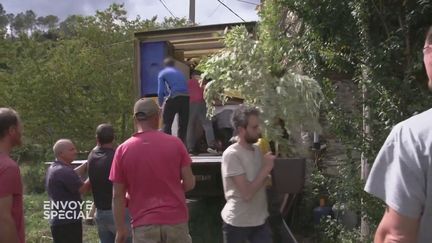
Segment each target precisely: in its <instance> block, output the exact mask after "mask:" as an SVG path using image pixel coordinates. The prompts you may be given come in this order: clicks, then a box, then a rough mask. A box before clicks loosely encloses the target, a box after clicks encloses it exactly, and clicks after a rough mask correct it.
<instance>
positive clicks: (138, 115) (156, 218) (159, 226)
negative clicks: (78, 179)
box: [109, 98, 195, 243]
mask: <svg viewBox="0 0 432 243" xmlns="http://www.w3.org/2000/svg"><path fill="white" fill-rule="evenodd" d="M134 122H135V126H136V128H137V132H136V133H135V134H134V135H133V136H132V137H131V138H129V139H128V140H126V141H125V142H124V143H123V144H121V145H120V146H119V147H118V148H117V150H116V152H115V155H114V159H113V163H112V167H111V172H110V177H109V179H110V180H111V181H112V182H113V198H114V199H113V206H114V207H113V211H114V220H115V223H116V228H117V235H116V242H117V243H119V242H125V239H126V237H127V227H126V225H125V223H124V220H123V219H124V213H125V194H126V192H128V194H129V195H128V198H129V202H128V207H129V211H130V214H131V217H132V228H133V241H134V242H135V243H136V242H138V243H139V242H147V241H151V242H153V241H155V242H167V243H174V242H179V243H180V242H181V243H188V242H191V239H190V236H189V229H188V225H187V222H188V218H189V217H188V211H187V206H186V198H185V191H188V190H191V189H193V187H194V186H195V177H194V176H193V174H192V169H191V158H190V157H189V154H188V153H187V150H186V148H185V146H184V145H183V143H182V141H181V140H180V139H178V138H177V137H174V136H171V135H168V134H165V133H163V132H159V131H158V130H157V129H158V125H159V106H158V105H157V104H156V102H155V101H154V100H153V99H151V98H143V99H140V100H138V101H137V102H136V103H135V106H134Z"/></svg>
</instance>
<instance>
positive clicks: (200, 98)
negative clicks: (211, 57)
mask: <svg viewBox="0 0 432 243" xmlns="http://www.w3.org/2000/svg"><path fill="white" fill-rule="evenodd" d="M200 78H201V76H200V73H199V72H198V71H196V70H194V71H192V75H191V79H190V80H189V81H188V90H189V102H190V103H189V122H188V130H187V139H186V141H187V147H188V149H189V153H192V154H195V143H196V137H195V131H196V126H197V125H198V124H199V123H200V124H201V126H202V128H203V129H204V133H205V138H206V141H207V152H209V153H211V154H216V153H217V150H216V142H215V136H214V131H213V124H212V122H211V121H210V119H208V117H207V106H206V103H205V100H204V87H205V85H201V84H200V82H199V80H200Z"/></svg>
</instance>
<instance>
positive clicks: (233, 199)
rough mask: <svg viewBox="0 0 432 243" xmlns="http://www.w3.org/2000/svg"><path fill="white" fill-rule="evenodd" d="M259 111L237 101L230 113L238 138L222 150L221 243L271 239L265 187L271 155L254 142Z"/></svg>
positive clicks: (258, 127)
mask: <svg viewBox="0 0 432 243" xmlns="http://www.w3.org/2000/svg"><path fill="white" fill-rule="evenodd" d="M259 115H260V112H259V111H258V110H257V109H255V108H251V107H247V106H245V105H241V106H239V108H238V109H237V110H235V111H234V114H233V117H232V122H233V126H234V128H235V129H236V130H237V132H238V140H237V142H236V143H234V144H233V145H231V146H229V147H228V148H227V149H226V150H225V152H224V153H223V155H222V166H221V170H222V181H223V187H224V193H225V199H226V201H227V202H226V204H225V206H224V208H223V210H222V213H221V215H222V219H223V221H224V224H223V229H222V230H223V239H224V243H236V242H244V241H246V240H249V242H250V243H258V242H259V243H268V242H272V237H271V230H270V227H269V225H268V223H267V217H268V210H267V198H266V188H265V187H266V180H267V178H268V176H269V174H270V172H271V170H272V169H273V163H274V159H275V156H274V155H272V154H271V153H270V152H269V153H267V154H266V155H264V156H263V155H262V153H261V152H260V149H259V148H258V146H257V145H254V143H256V142H257V141H258V138H259V136H260V133H261V130H260V119H259Z"/></svg>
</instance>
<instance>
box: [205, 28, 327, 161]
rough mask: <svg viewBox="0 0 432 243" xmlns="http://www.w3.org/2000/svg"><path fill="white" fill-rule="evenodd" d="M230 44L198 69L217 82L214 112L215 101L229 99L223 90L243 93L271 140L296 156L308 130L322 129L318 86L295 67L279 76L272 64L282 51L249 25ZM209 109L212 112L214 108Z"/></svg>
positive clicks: (211, 94)
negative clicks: (257, 113)
mask: <svg viewBox="0 0 432 243" xmlns="http://www.w3.org/2000/svg"><path fill="white" fill-rule="evenodd" d="M224 43H225V48H224V49H223V50H222V51H221V52H218V53H216V54H214V55H212V56H211V57H209V58H208V59H206V60H205V61H204V62H202V63H201V64H200V66H199V67H198V68H199V69H201V70H203V71H204V74H203V75H204V76H206V77H208V78H211V79H213V80H214V82H212V83H211V85H209V87H208V88H207V92H206V101H207V103H208V104H210V105H209V107H212V106H211V104H212V102H213V100H215V99H220V100H226V99H227V97H226V95H225V93H224V92H221V90H234V91H236V92H239V93H240V95H241V96H242V97H243V98H244V100H245V103H247V104H250V105H254V106H256V107H258V108H259V109H260V110H261V111H262V117H263V120H264V129H265V134H266V135H267V137H268V138H269V139H270V140H272V141H274V142H276V143H278V144H279V148H280V152H281V153H282V154H284V155H287V154H291V153H292V152H293V150H292V148H293V146H290V145H292V144H295V145H300V144H301V139H300V138H301V133H302V132H303V131H315V130H319V127H320V126H319V124H318V116H319V109H320V102H321V98H322V93H321V88H320V86H319V84H318V82H316V81H315V80H314V79H312V78H309V77H307V76H305V75H302V74H300V73H298V72H296V71H295V70H296V68H294V67H293V68H287V69H286V70H284V72H279V73H278V74H275V73H274V72H273V71H272V66H273V65H274V64H273V63H272V61H273V54H274V53H276V52H277V51H275V50H273V49H272V48H269V46H268V45H267V40H266V38H265V35H263V36H262V38H261V37H260V36H258V37H257V38H255V37H254V36H253V35H252V34H250V33H249V32H248V31H247V30H246V28H245V27H244V26H239V27H235V28H233V29H232V30H230V31H229V32H228V33H227V34H226V36H225V39H224ZM209 110H210V113H211V112H212V108H210V109H209ZM283 129H286V131H287V132H288V134H289V135H290V140H289V141H288V140H287V139H286V138H285V137H283V134H284V131H283ZM297 148H298V147H297Z"/></svg>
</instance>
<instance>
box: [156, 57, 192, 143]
mask: <svg viewBox="0 0 432 243" xmlns="http://www.w3.org/2000/svg"><path fill="white" fill-rule="evenodd" d="M174 65H175V61H174V59H173V58H171V57H167V58H166V59H165V60H164V66H165V67H164V69H162V70H161V71H160V72H159V75H158V101H159V106H160V107H163V112H162V119H163V126H162V129H163V131H164V132H165V133H167V134H171V126H172V123H173V121H174V117H175V115H176V114H178V133H177V134H178V137H179V138H180V139H181V140H182V141H183V143H186V134H187V126H188V121H189V91H188V86H187V80H186V77H185V75H184V74H183V73H182V72H181V71H180V70H178V69H177V68H175V67H174Z"/></svg>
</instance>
